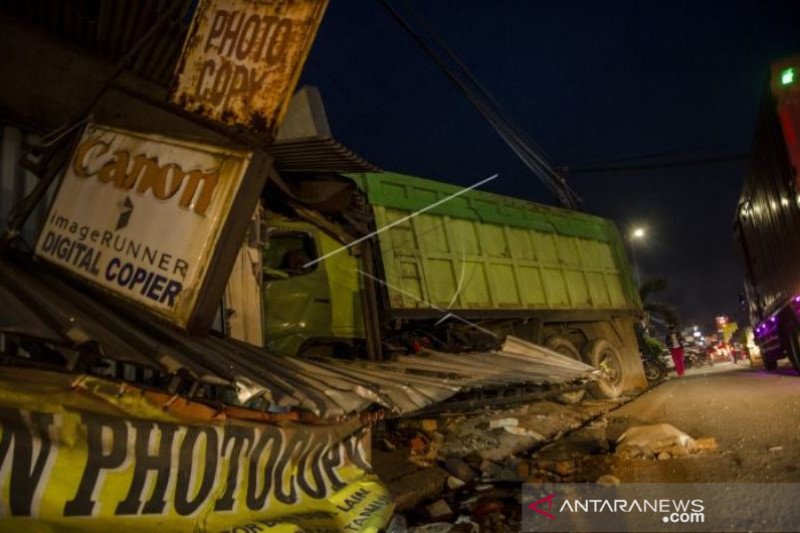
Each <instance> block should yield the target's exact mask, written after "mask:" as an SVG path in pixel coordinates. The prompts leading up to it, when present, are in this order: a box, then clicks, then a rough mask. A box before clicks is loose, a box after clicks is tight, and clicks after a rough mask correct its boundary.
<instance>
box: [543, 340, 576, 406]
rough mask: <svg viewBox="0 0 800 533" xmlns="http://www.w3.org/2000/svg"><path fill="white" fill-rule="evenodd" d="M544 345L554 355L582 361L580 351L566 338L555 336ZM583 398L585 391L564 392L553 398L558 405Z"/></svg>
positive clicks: (569, 403)
mask: <svg viewBox="0 0 800 533" xmlns="http://www.w3.org/2000/svg"><path fill="white" fill-rule="evenodd" d="M544 345H545V347H546V348H548V349H550V350H553V351H554V352H556V353H560V354H561V355H566V356H567V357H569V358H570V359H575V360H576V361H582V359H581V352H580V350H578V348H577V347H576V346H575V345H574V344H572V342H571V341H570V340H569V339H568V338H566V337H562V336H560V335H555V336H553V337H550V338H549V339H547V341H546V342H545V343H544ZM584 396H586V389H581V390H576V391H572V392H564V393H562V394H559V395H558V396H555V399H556V401H558V402H559V403H563V404H566V405H571V404H575V403H578V402H580V401H581V400H583V397H584Z"/></svg>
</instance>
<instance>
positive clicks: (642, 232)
mask: <svg viewBox="0 0 800 533" xmlns="http://www.w3.org/2000/svg"><path fill="white" fill-rule="evenodd" d="M646 236H647V230H646V229H645V228H643V227H638V228H633V229H632V230H631V234H630V241H631V253H632V254H633V268H634V270H635V272H636V286H637V287H641V286H642V279H641V277H640V275H639V262H638V261H637V260H636V241H641V240H644V238H645V237H646Z"/></svg>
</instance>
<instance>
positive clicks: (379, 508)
mask: <svg viewBox="0 0 800 533" xmlns="http://www.w3.org/2000/svg"><path fill="white" fill-rule="evenodd" d="M76 381H77V380H75V377H74V376H72V377H70V376H68V375H65V374H62V373H52V372H43V371H30V370H20V369H8V368H3V369H1V370H0V391H2V394H0V428H2V435H1V436H0V461H2V462H1V463H0V472H2V474H3V475H2V476H1V477H0V483H2V484H1V485H0V490H1V491H2V492H1V493H0V494H1V495H2V497H0V505H2V510H3V520H2V521H0V531H66V530H69V531H84V530H85V531H112V530H118V531H154V530H158V531H160V532H162V533H165V532H170V531H176V532H178V531H180V532H183V531H230V532H234V531H241V532H245V531H247V532H268V531H280V532H289V531H310V530H313V531H378V530H379V529H381V528H383V527H385V525H386V524H387V523H388V521H389V519H390V517H391V514H392V512H393V505H392V503H391V500H390V497H389V494H388V492H387V489H386V488H385V487H384V486H383V485H382V484H381V483H380V481H379V480H378V479H377V477H376V476H375V475H373V474H372V473H371V467H370V446H369V439H370V432H369V429H368V428H367V427H365V426H364V425H363V424H362V422H361V420H360V419H359V418H358V417H353V418H349V419H345V420H343V421H340V422H335V423H327V424H317V425H311V424H299V423H293V422H281V423H254V422H252V421H246V420H237V419H232V418H226V417H225V416H221V415H220V411H219V410H214V409H212V408H210V407H208V406H206V405H203V404H199V403H195V402H189V401H187V400H184V399H180V398H178V399H177V400H176V399H175V398H173V400H175V401H173V402H171V403H167V407H164V403H163V400H164V399H165V398H166V399H167V400H169V396H168V395H165V394H163V393H158V392H146V391H143V390H140V389H136V388H134V387H130V386H125V385H123V386H120V384H119V383H114V382H111V381H108V380H103V379H98V378H93V377H88V376H86V377H82V378H80V382H79V383H77V382H76ZM278 416H280V415H278Z"/></svg>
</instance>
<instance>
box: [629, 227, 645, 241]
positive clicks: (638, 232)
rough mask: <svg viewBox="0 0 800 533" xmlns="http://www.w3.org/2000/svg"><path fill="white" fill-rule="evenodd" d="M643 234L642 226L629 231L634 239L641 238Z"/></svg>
mask: <svg viewBox="0 0 800 533" xmlns="http://www.w3.org/2000/svg"><path fill="white" fill-rule="evenodd" d="M644 236H645V231H644V228H636V229H634V230H633V232H632V233H631V237H633V238H634V239H642V238H644Z"/></svg>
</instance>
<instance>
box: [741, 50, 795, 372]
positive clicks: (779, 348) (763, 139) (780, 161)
mask: <svg viewBox="0 0 800 533" xmlns="http://www.w3.org/2000/svg"><path fill="white" fill-rule="evenodd" d="M798 168H800V55H795V56H792V57H790V58H787V59H784V60H781V61H777V62H775V63H774V64H773V65H772V66H771V68H770V76H769V80H768V82H767V86H766V89H765V91H764V96H763V99H762V102H761V108H760V111H759V115H758V120H757V124H756V131H755V136H754V138H753V144H752V149H751V152H750V161H749V164H748V168H747V174H746V176H745V180H744V186H743V188H742V193H741V197H740V199H739V204H738V208H737V213H736V218H735V222H734V233H735V235H736V239H737V241H738V243H739V246H740V249H741V253H742V257H743V259H744V265H745V283H744V286H745V298H744V299H743V303H744V305H745V306H746V311H747V314H748V315H749V318H750V321H751V324H752V326H753V330H754V332H755V339H756V343H757V345H758V347H759V348H760V350H761V354H762V357H763V361H764V366H765V367H767V368H768V369H771V370H774V369H775V368H776V366H777V364H778V361H779V360H780V359H781V358H784V357H788V359H789V361H790V362H791V363H792V365H793V366H794V368H795V370H796V371H797V372H798V373H800V319H799V318H798V312H800V271H798V268H797V265H798V263H800V183H798V179H799V178H800V176H798Z"/></svg>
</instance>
